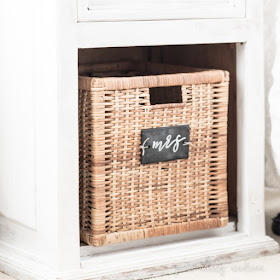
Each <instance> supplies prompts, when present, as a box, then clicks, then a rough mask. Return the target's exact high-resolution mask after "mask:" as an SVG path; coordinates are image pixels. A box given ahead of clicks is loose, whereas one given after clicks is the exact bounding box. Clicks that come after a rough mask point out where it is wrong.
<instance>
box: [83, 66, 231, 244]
mask: <svg viewBox="0 0 280 280" xmlns="http://www.w3.org/2000/svg"><path fill="white" fill-rule="evenodd" d="M82 72H84V73H87V74H84V75H83V76H80V77H79V142H80V149H79V150H80V227H81V239H82V241H84V242H86V243H88V244H90V245H94V246H103V245H106V244H111V243H119V242H125V241H131V240H137V239H143V238H149V237H156V236H162V235H167V234H176V233H182V232H187V231H193V230H200V229H210V228H214V227H222V226H225V225H226V224H227V222H228V210H227V209H228V208H227V173H226V168H227V110H228V86H229V73H228V72H226V71H222V70H198V69H192V68H186V67H181V66H168V65H161V64H152V63H136V62H127V63H114V64H106V65H84V66H83V68H82ZM92 72H93V73H92ZM88 73H90V74H88ZM143 73H144V75H143ZM141 75H142V76H141ZM107 76H111V77H107ZM159 87H161V88H165V90H162V94H161V93H160V91H158V92H157V94H155V95H154V96H153V104H155V105H151V98H150V97H151V96H150V92H152V88H159ZM167 87H170V91H169V90H167V89H168V88H167ZM176 87H177V89H178V87H179V89H180V92H181V93H180V96H179V97H180V98H181V99H180V98H179V100H178V95H177V96H176V95H175V94H173V91H174V90H175V89H176ZM164 99H166V100H168V102H169V104H161V103H163V102H164ZM178 101H179V102H180V103H178ZM174 102H176V103H174ZM158 103H160V104H158ZM183 124H188V125H189V127H190V143H191V145H190V146H189V158H188V159H179V160H173V161H168V162H160V163H155V164H147V165H141V162H140V154H141V151H140V134H141V130H142V129H149V128H156V127H168V126H176V125H183Z"/></svg>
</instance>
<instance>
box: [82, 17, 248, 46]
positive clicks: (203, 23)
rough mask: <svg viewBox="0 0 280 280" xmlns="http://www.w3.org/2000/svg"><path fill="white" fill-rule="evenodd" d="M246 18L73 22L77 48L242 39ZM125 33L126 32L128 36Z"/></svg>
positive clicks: (200, 42)
mask: <svg viewBox="0 0 280 280" xmlns="http://www.w3.org/2000/svg"><path fill="white" fill-rule="evenodd" d="M247 28H248V21H247V20H246V19H211V20H200V19H193V20H165V21H134V22H129V23H127V22H87V23H79V24H77V41H78V48H106V47H126V46H160V45H187V44H211V43H212V44H214V43H232V42H245V41H246V39H247ZM128 34H129V35H128Z"/></svg>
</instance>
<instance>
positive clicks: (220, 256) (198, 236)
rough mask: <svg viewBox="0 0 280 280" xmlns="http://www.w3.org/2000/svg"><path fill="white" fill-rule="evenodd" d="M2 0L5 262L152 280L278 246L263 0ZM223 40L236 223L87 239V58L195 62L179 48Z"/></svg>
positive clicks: (14, 271)
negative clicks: (82, 187)
mask: <svg viewBox="0 0 280 280" xmlns="http://www.w3.org/2000/svg"><path fill="white" fill-rule="evenodd" d="M2 2H3V3H1V4H0V9H1V11H3V16H1V19H0V24H1V28H2V30H3V36H2V38H1V39H3V40H1V46H0V50H1V51H0V61H1V63H0V73H1V75H0V76H1V78H0V79H1V83H0V92H1V94H0V96H1V101H0V128H1V139H0V155H1V156H0V213H1V217H0V270H3V271H5V272H6V273H8V274H11V275H12V276H15V277H17V278H18V279H21V280H22V279H48V280H51V279H61V280H74V279H75V280H78V279H79V280H82V279H143V278H148V277H151V276H158V275H163V274H167V273H173V272H181V271H186V270H188V269H192V268H197V267H201V266H205V265H210V264H220V263H226V262H230V261H237V260H241V259H246V258H251V257H256V256H259V255H266V254H273V253H276V252H278V251H279V248H278V245H277V243H276V242H275V241H274V240H272V239H270V238H269V237H267V236H266V235H265V225H264V92H263V46H262V43H263V42H262V17H263V7H262V1H261V0H246V1H245V0H213V1H212V0H211V1H210V0H176V1H175V0H161V1H158V0H142V1H141V0H108V1H105V0H104V1H101V0H78V1H77V0H60V1H56V0H49V1H40V2H38V1H35V0H27V1H20V0H15V1H2ZM10 2H11V3H10ZM225 43H231V46H234V48H235V50H236V56H235V55H234V56H233V57H231V60H232V61H234V63H235V62H236V93H237V94H236V96H237V111H236V114H237V174H238V175H237V206H238V207H237V227H236V226H235V225H236V224H235V222H230V223H229V226H228V227H226V228H224V229H214V230H208V231H199V232H193V233H186V234H179V235H177V236H167V237H160V238H153V239H150V240H142V241H135V242H129V243H126V244H118V245H109V246H106V247H104V248H94V247H90V246H81V245H80V238H79V203H78V202H79V197H78V193H79V180H78V177H79V164H78V158H79V157H78V59H80V60H81V59H87V58H89V57H91V61H94V60H96V59H97V56H95V49H96V48H106V49H102V50H98V52H97V53H98V56H99V55H100V57H99V60H100V59H101V60H106V58H107V59H108V58H112V57H114V56H115V54H116V53H117V54H120V53H122V55H124V56H137V55H139V54H140V53H141V55H143V53H144V52H145V55H147V56H148V57H149V59H152V60H153V59H160V60H165V61H166V62H174V61H177V63H178V64H180V62H182V63H188V62H189V61H192V64H195V61H196V59H193V58H192V59H191V60H190V59H189V60H188V59H187V58H182V57H179V58H178V53H180V54H182V52H184V49H181V50H179V45H180V46H186V48H189V50H188V54H190V50H193V51H194V52H195V51H197V50H198V48H199V49H200V50H201V51H200V52H199V51H197V53H196V55H197V56H199V55H201V54H202V53H203V50H204V49H203V46H201V44H207V46H208V47H209V50H210V49H211V50H212V51H211V52H213V48H211V44H225ZM170 45H172V47H165V46H170ZM188 45H192V46H193V47H191V46H188ZM195 45H199V47H198V48H196V46H195ZM137 46H138V47H140V48H138V49H137V51H134V50H132V51H130V49H125V50H124V51H118V49H114V51H113V53H110V51H111V49H108V48H113V47H137ZM152 46H161V47H159V48H162V50H161V51H158V50H159V49H158V50H157V49H156V48H155V49H153V48H150V49H149V50H148V51H147V48H148V47H152ZM177 46H178V48H176V47H177ZM208 47H205V48H207V49H208ZM79 49H80V56H79V58H78V50H79ZM86 49H90V50H86ZM112 50H113V49H112ZM154 50H155V51H154ZM176 50H177V51H178V53H177V51H176ZM115 52H116V53H115ZM107 54H109V55H108V57H107ZM176 54H177V56H176ZM173 56H174V57H173ZM227 59H228V56H227ZM201 60H202V59H200V63H201ZM221 63H222V62H221ZM210 64H211V63H210ZM225 65H226V64H225ZM228 65H229V64H228ZM191 66H193V65H191ZM229 199H231V198H230V197H229Z"/></svg>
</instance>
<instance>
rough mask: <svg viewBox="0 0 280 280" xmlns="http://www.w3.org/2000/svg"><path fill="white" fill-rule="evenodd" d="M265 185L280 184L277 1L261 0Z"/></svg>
mask: <svg viewBox="0 0 280 280" xmlns="http://www.w3.org/2000/svg"><path fill="white" fill-rule="evenodd" d="M264 4H265V5H264V22H265V27H264V33H265V34H264V42H265V43H264V44H265V91H266V186H267V187H278V188H280V1H279V0H265V1H264Z"/></svg>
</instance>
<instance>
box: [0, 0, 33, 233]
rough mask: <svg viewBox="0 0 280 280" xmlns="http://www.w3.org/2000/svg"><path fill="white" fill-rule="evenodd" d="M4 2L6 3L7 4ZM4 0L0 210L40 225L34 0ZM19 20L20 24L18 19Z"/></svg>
mask: <svg viewBox="0 0 280 280" xmlns="http://www.w3.org/2000/svg"><path fill="white" fill-rule="evenodd" d="M4 3H5V5H4V6H3V4H4ZM17 4H18V5H17V9H14V4H13V1H4V2H1V4H0V10H1V11H2V13H1V17H0V27H1V45H0V61H1V63H0V73H1V75H0V135H1V137H0V213H1V214H2V215H3V216H5V217H7V218H9V219H12V220H15V221H16V222H19V223H22V224H24V225H26V226H27V227H32V228H33V227H35V194H36V192H35V139H34V133H35V132H34V106H33V105H34V104H33V100H34V98H33V66H32V56H33V54H32V41H33V40H32V18H31V17H28V16H27V14H25V13H22V11H24V10H32V1H31V0H29V1H17ZM19 22H20V24H18V23H19Z"/></svg>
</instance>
